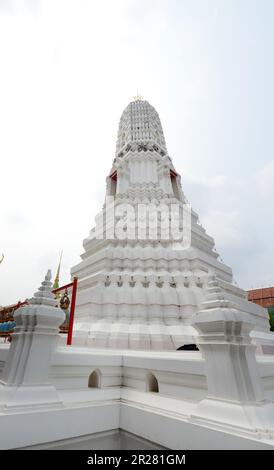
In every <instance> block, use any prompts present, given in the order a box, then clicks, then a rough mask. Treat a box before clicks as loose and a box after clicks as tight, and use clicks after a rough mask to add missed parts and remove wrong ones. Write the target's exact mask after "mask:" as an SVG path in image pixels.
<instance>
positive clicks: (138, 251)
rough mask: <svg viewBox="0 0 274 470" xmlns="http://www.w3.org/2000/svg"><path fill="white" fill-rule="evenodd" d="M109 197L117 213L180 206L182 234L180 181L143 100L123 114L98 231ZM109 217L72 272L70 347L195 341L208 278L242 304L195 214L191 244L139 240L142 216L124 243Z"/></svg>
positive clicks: (173, 345)
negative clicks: (196, 316)
mask: <svg viewBox="0 0 274 470" xmlns="http://www.w3.org/2000/svg"><path fill="white" fill-rule="evenodd" d="M111 197H113V198H114V207H115V208H117V207H119V206H120V207H122V206H121V204H122V203H123V204H124V203H128V204H130V206H131V207H133V208H134V209H135V210H136V209H137V206H138V205H139V207H140V204H145V205H146V206H147V207H148V206H149V204H154V205H156V206H158V207H160V206H161V205H163V204H164V205H166V206H167V207H169V208H170V207H171V206H172V205H173V206H174V205H175V206H176V205H177V206H178V205H179V207H180V228H181V229H182V230H183V233H184V231H185V232H186V228H184V222H183V215H182V214H183V207H185V206H186V199H185V196H184V193H183V191H182V187H181V178H180V176H179V174H178V173H177V172H176V170H175V168H174V166H173V164H172V161H171V158H170V157H169V155H168V152H167V148H166V143H165V138H164V134H163V130H162V126H161V122H160V119H159V116H158V113H157V112H156V110H155V109H154V108H153V107H152V106H151V105H150V104H149V103H148V102H147V101H143V100H141V99H137V100H135V101H133V102H131V103H130V104H129V105H128V106H127V107H126V109H125V110H124V112H123V114H122V116H121V119H120V124H119V130H118V139H117V146H116V157H115V159H114V162H113V166H112V169H111V171H110V174H109V176H108V177H107V188H106V201H105V204H104V207H103V209H102V211H101V213H100V214H99V215H98V217H97V218H96V220H97V228H98V226H99V227H100V226H102V220H103V217H105V216H106V212H108V210H109V209H107V203H108V199H111ZM106 219H107V222H106V223H105V224H103V237H100V236H99V237H98V229H96V230H95V229H92V230H91V232H90V235H89V237H88V238H86V239H85V240H84V243H83V245H84V249H85V252H84V253H83V254H82V256H81V258H82V261H81V262H80V263H79V264H78V265H77V266H75V267H73V269H72V276H77V277H78V279H79V284H78V286H79V288H78V293H77V305H76V314H75V324H74V334H73V344H74V345H83V346H93V347H112V348H130V349H152V350H175V349H177V348H179V347H181V346H182V345H185V344H192V343H195V341H196V340H195V337H196V331H195V330H194V328H193V327H192V326H191V319H192V317H193V315H194V314H195V313H196V312H197V311H198V310H199V309H200V306H201V303H202V302H203V300H204V299H205V292H206V288H207V286H208V281H209V280H210V279H212V275H213V276H216V278H218V280H219V281H218V282H220V283H221V285H222V287H223V289H224V290H225V291H227V292H229V293H231V295H233V296H236V297H237V298H238V299H239V300H240V299H241V300H243V299H245V293H244V291H242V290H240V289H239V288H237V287H236V286H234V285H233V284H232V272H231V269H230V268H229V267H227V266H226V265H224V264H223V263H222V262H220V261H219V255H218V254H217V252H216V251H215V248H214V240H213V238H211V237H210V236H209V235H207V233H206V232H205V229H204V228H203V227H202V226H201V225H200V224H199V222H198V216H197V214H196V213H195V212H194V211H193V210H191V239H190V244H189V246H185V244H181V245H180V243H174V239H173V238H172V237H170V236H169V237H167V238H163V237H160V236H159V232H158V231H157V230H156V231H154V232H153V233H152V235H151V234H150V236H149V237H148V236H147V232H146V236H145V237H138V235H137V234H136V233H137V231H138V229H140V224H141V223H142V222H144V219H142V217H141V218H139V219H138V221H137V224H136V225H137V226H138V227H137V228H136V233H135V236H133V237H132V236H131V237H129V236H127V235H125V237H124V239H121V238H122V237H121V236H120V237H115V236H113V234H111V231H112V228H113V220H112V219H111V217H110V218H109V217H107V218H106ZM186 219H187V218H186ZM158 225H159V223H158ZM185 227H186V225H185ZM126 228H127V227H126V226H125V229H126ZM158 228H159V227H158ZM122 232H123V230H122ZM126 233H127V232H126Z"/></svg>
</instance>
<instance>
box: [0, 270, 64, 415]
mask: <svg viewBox="0 0 274 470" xmlns="http://www.w3.org/2000/svg"><path fill="white" fill-rule="evenodd" d="M50 279H51V272H50V271H48V273H47V275H46V277H45V280H44V281H43V282H42V285H41V287H40V288H39V290H38V292H36V293H35V294H34V297H33V298H32V299H31V300H30V305H27V306H24V307H21V308H20V309H18V310H17V311H16V312H15V315H14V318H15V321H16V328H15V332H14V333H13V335H12V342H11V346H10V350H9V354H8V357H7V361H6V364H5V367H4V371H3V375H2V379H1V381H0V410H1V411H2V412H3V411H13V410H14V411H16V410H17V409H21V408H26V407H27V408H28V407H31V408H35V407H39V408H40V407H45V406H50V407H52V406H60V405H62V402H61V401H60V398H59V396H58V393H57V391H56V389H55V387H54V386H53V385H52V384H50V383H49V382H48V377H49V368H50V362H51V355H52V352H53V350H54V349H55V347H56V345H57V338H58V333H59V326H60V325H61V324H62V323H63V321H64V319H65V314H64V312H63V311H62V310H61V309H59V308H56V307H55V305H56V300H55V298H54V295H53V294H52V292H51V282H50Z"/></svg>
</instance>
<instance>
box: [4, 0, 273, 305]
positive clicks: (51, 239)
mask: <svg viewBox="0 0 274 470" xmlns="http://www.w3.org/2000/svg"><path fill="white" fill-rule="evenodd" d="M273 25H274V1H273V0H115V1H114V0H109V1H107V0H100V1H99V0H97V1H95V0H86V1H84V0H73V1H70V0H44V1H43V0H0V72H1V73H0V93H1V95H0V175H1V182H0V253H1V252H3V253H4V254H5V259H4V262H3V263H2V264H1V265H0V304H2V305H5V304H7V303H11V302H16V301H17V300H18V299H21V300H22V299H25V298H26V297H29V296H31V295H32V294H33V292H34V291H35V290H36V289H37V287H38V286H39V284H40V281H41V279H42V277H43V276H44V274H45V272H46V270H47V269H48V268H52V270H53V271H54V272H55V271H56V267H57V263H58V258H59V254H60V251H61V250H62V249H63V250H64V253H63V266H62V272H61V283H65V282H67V281H68V280H69V278H70V267H71V266H73V265H74V264H76V263H77V262H78V261H79V256H80V254H81V253H82V251H83V248H82V240H83V239H84V238H85V237H86V236H87V235H88V232H89V230H90V228H91V227H92V226H93V222H94V216H95V215H96V213H97V212H98V211H99V210H100V209H101V206H102V203H103V199H104V193H105V178H106V176H107V174H108V172H109V170H110V168H111V164H112V160H113V157H114V152H115V142H116V133H117V129H118V121H119V118H120V115H121V113H122V111H123V109H124V108H125V107H126V105H127V104H128V102H129V101H131V100H132V97H133V95H135V94H136V92H137V90H138V91H139V93H141V94H142V95H143V96H144V98H145V99H147V100H148V101H149V102H150V103H151V104H152V105H153V106H154V107H155V108H156V109H157V111H158V112H159V115H160V118H161V121H162V125H163V129H164V133H165V137H166V141H167V147H168V151H169V154H170V156H171V158H172V160H173V163H174V165H175V168H176V170H177V171H178V172H179V173H181V174H182V183H183V190H184V192H185V193H186V195H187V197H188V199H189V201H190V202H191V204H192V206H193V208H194V209H195V210H196V211H197V212H198V213H199V215H200V220H201V222H202V224H203V225H204V227H205V228H206V229H207V231H208V233H209V234H210V235H212V236H213V237H214V238H215V241H216V248H217V250H218V251H219V252H220V254H221V256H222V258H223V260H224V261H225V263H227V264H228V265H230V266H231V267H232V269H233V272H234V277H235V280H236V281H237V282H238V284H239V285H240V286H242V287H244V288H251V287H257V286H262V285H270V284H272V285H273V284H274V268H273V267H274V243H273V238H274V156H273V150H274V129H273V122H274V119H273V113H274V27H273Z"/></svg>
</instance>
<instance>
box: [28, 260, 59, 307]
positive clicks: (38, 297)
mask: <svg viewBox="0 0 274 470" xmlns="http://www.w3.org/2000/svg"><path fill="white" fill-rule="evenodd" d="M51 284H52V283H51V270H50V269H49V270H48V272H47V274H46V276H45V280H44V281H43V282H42V284H41V286H40V287H39V289H38V291H37V292H35V294H34V295H33V297H32V298H31V299H30V301H29V302H30V304H35V305H37V304H38V305H49V306H51V307H55V306H56V300H55V297H54V294H53V293H52V292H51V289H52V287H51Z"/></svg>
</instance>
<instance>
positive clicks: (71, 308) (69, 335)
mask: <svg viewBox="0 0 274 470" xmlns="http://www.w3.org/2000/svg"><path fill="white" fill-rule="evenodd" d="M76 291H77V277H74V278H73V288H72V296H71V307H70V317H69V329H68V337H67V345H68V346H71V342H72V330H73V321H74V310H75V303H76Z"/></svg>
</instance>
